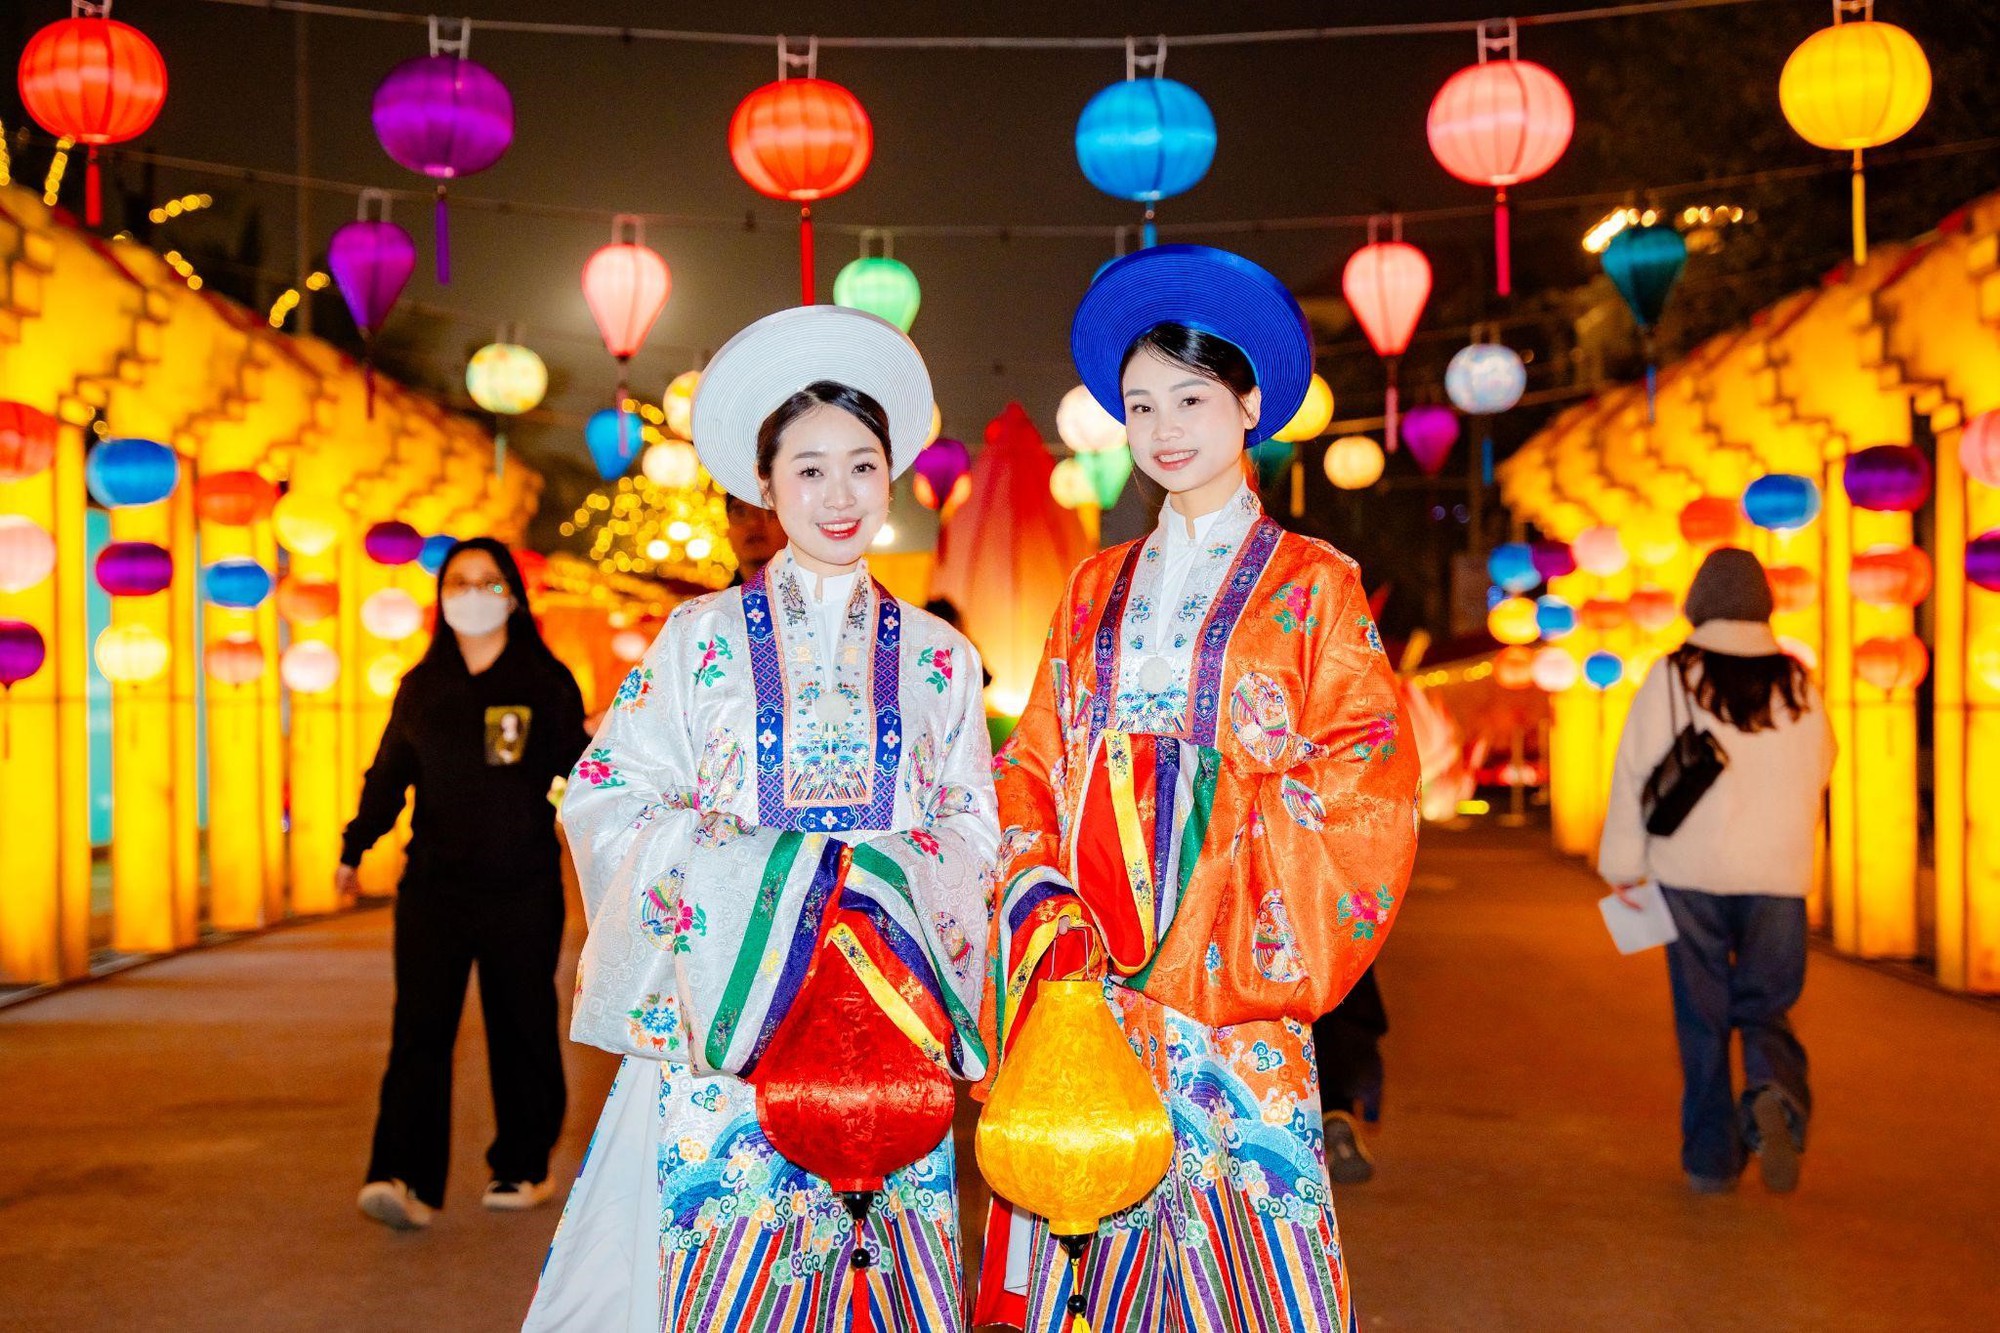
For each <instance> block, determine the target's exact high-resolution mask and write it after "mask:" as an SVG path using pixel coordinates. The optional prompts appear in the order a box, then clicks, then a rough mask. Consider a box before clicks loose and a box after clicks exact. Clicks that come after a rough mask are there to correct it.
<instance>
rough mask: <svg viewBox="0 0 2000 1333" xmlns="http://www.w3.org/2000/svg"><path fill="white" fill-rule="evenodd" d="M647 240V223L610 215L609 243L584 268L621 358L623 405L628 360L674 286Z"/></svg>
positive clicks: (596, 312) (588, 299)
mask: <svg viewBox="0 0 2000 1333" xmlns="http://www.w3.org/2000/svg"><path fill="white" fill-rule="evenodd" d="M645 238H646V233H645V225H644V223H643V222H642V221H641V220H640V219H639V218H638V217H637V216H635V215H633V214H631V213H620V214H619V215H618V216H617V217H615V218H613V219H611V244H609V245H607V246H604V247H602V248H601V249H599V250H598V251H597V253H595V254H593V255H592V256H591V257H590V258H589V259H588V260H587V261H586V262H585V263H584V266H583V299H584V303H585V304H586V305H588V306H589V307H590V317H591V318H592V319H594V320H596V321H597V332H598V334H599V335H600V336H602V337H603V339H604V349H605V350H606V351H608V352H610V353H611V355H612V357H613V358H614V359H615V360H616V361H617V362H618V397H617V399H616V403H615V405H616V406H618V407H623V406H624V405H625V366H626V363H627V362H629V361H631V359H632V357H633V355H634V354H635V353H637V352H638V350H639V349H640V348H641V347H643V346H645V343H646V335H647V334H649V333H651V332H652V331H653V325H654V324H655V323H656V322H657V321H658V320H659V318H660V312H661V311H662V310H664V309H666V308H667V297H668V296H669V295H670V294H671V293H672V291H673V285H674V283H673V275H672V274H671V273H669V272H668V271H667V261H666V260H664V259H662V258H660V256H659V254H658V252H657V251H654V250H651V249H648V248H647V246H646V239H645ZM636 447H637V446H636V445H635V446H634V448H636ZM626 461H627V462H630V461H631V459H630V458H629V457H628V458H627V459H626Z"/></svg>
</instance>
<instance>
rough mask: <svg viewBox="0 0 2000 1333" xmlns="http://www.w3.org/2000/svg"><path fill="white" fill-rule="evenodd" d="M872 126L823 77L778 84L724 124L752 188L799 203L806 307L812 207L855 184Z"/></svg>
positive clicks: (871, 147)
mask: <svg viewBox="0 0 2000 1333" xmlns="http://www.w3.org/2000/svg"><path fill="white" fill-rule="evenodd" d="M874 155H875V127H874V126H873V125H872V124H871V123H870V122H869V119H868V112H867V110H866V109H865V108H864V107H863V106H862V105H861V99H860V98H858V97H856V96H855V95H854V94H853V93H851V92H849V91H848V90H847V89H845V88H843V87H841V86H840V85H839V84H837V83H834V82H832V81H831V80H828V79H820V78H803V79H779V80H778V81H777V82H776V83H767V84H765V85H764V86H763V87H761V88H759V89H757V90H756V91H755V92H753V93H751V94H750V95H749V96H748V97H746V98H744V99H743V101H742V102H741V103H740V104H739V105H738V106H737V108H736V114H735V115H733V116H731V117H730V119H729V160H730V161H731V162H733V163H735V164H736V174H737V175H739V176H741V177H742V178H743V179H744V181H745V182H746V183H748V185H749V186H750V188H751V189H753V190H755V191H756V192H757V193H759V194H761V195H763V196H765V197H766V198H769V199H786V200H790V201H791V202H792V203H795V204H797V205H798V206H799V286H800V290H801V292H802V293H803V295H802V299H801V300H800V302H799V303H800V304H801V305H811V304H813V260H812V206H813V204H814V203H815V202H816V201H818V200H821V199H831V198H832V197H833V196H835V195H837V194H839V193H841V192H842V191H844V190H846V189H847V188H848V187H849V186H851V185H853V184H854V182H856V181H858V180H860V179H861V173H863V172H864V171H866V170H868V163H869V161H870V160H871V159H872V158H873V157H874Z"/></svg>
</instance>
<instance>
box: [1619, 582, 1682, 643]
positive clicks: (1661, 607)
mask: <svg viewBox="0 0 2000 1333" xmlns="http://www.w3.org/2000/svg"><path fill="white" fill-rule="evenodd" d="M1625 610H1626V613H1627V614H1628V615H1630V616H1631V617H1632V623H1633V624H1634V625H1637V626H1638V627H1639V628H1640V629H1642V630H1644V631H1646V633H1648V634H1657V633H1659V632H1660V631H1661V630H1663V629H1665V628H1666V627H1667V626H1669V625H1671V624H1673V623H1674V617H1675V616H1678V615H1679V614H1680V613H1681V608H1680V603H1679V602H1677V601H1675V600H1674V595H1673V594H1672V593H1671V592H1668V591H1667V590H1666V589H1665V588H1640V589H1637V590H1636V591H1634V592H1633V594H1632V595H1631V596H1630V597H1628V598H1626V599H1625Z"/></svg>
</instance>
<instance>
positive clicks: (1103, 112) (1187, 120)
mask: <svg viewBox="0 0 2000 1333" xmlns="http://www.w3.org/2000/svg"><path fill="white" fill-rule="evenodd" d="M1076 160H1077V164H1078V165H1079V166H1081V167H1082V168H1083V174H1084V175H1085V176H1087V177H1088V178H1089V179H1090V183H1091V184H1092V185H1095V186H1096V187H1097V188H1098V189H1100V190H1102V191H1104V192H1105V193H1106V194H1109V195H1115V196H1117V197H1118V198H1120V199H1130V200H1132V201H1133V202H1134V203H1144V204H1151V203H1158V202H1159V201H1160V200H1162V199H1166V198H1170V197H1172V196H1173V195H1177V194H1179V193H1181V192H1182V191H1183V190H1188V189H1191V188H1193V187H1194V185H1195V184H1196V182H1198V181H1200V180H1201V178H1202V177H1203V176H1206V175H1207V174H1208V168H1209V164H1210V163H1212V162H1214V161H1215V116H1214V114H1213V113H1212V112H1210V111H1209V109H1208V103H1206V102H1204V101H1202V99H1201V94H1200V93H1198V92H1196V91H1195V90H1194V89H1192V88H1190V87H1188V86H1187V85H1186V84H1185V83H1181V82H1179V81H1177V80H1174V79H1159V78H1147V79H1127V80H1125V81H1124V82H1123V83H1114V84H1112V85H1111V86H1110V87H1109V88H1106V89H1104V90H1103V91H1101V92H1099V93H1098V94H1097V96H1095V97H1093V98H1091V99H1090V103H1089V105H1087V106H1085V107H1084V108H1083V115H1082V116H1081V117H1080V118H1079V119H1078V120H1077V123H1076Z"/></svg>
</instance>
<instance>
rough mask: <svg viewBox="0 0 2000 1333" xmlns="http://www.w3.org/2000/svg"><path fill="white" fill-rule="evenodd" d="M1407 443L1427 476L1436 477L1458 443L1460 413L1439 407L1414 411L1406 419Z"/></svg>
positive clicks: (1418, 408)
mask: <svg viewBox="0 0 2000 1333" xmlns="http://www.w3.org/2000/svg"><path fill="white" fill-rule="evenodd" d="M1403 443H1405V444H1407V445H1409V446H1410V457H1412V458H1414V459H1416V460H1417V467H1418V468H1420V469H1421V470H1422V471H1423V474H1424V475H1425V476H1426V477H1435V476H1436V475H1437V474H1438V472H1439V471H1440V470H1441V469H1442V468H1443V467H1444V464H1445V460H1446V459H1447V458H1449V457H1451V447H1452V446H1453V445H1454V444H1457V443H1458V413H1456V412H1454V411H1452V410H1451V409H1450V408H1448V407H1440V406H1437V405H1436V404H1426V405H1424V406H1422V407H1413V408H1411V409H1410V412H1409V415H1408V416H1406V417H1404V418H1403Z"/></svg>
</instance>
